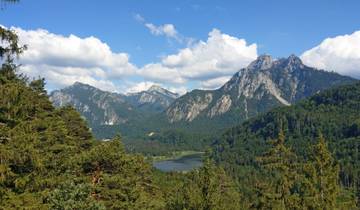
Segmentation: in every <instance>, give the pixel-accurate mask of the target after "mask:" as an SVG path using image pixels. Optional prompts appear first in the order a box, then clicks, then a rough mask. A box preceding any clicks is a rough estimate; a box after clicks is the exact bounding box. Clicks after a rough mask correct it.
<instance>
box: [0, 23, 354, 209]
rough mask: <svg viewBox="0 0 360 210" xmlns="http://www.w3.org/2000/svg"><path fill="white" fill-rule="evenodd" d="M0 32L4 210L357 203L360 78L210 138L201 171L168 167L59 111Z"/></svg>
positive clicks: (0, 205)
mask: <svg viewBox="0 0 360 210" xmlns="http://www.w3.org/2000/svg"><path fill="white" fill-rule="evenodd" d="M0 37H1V41H2V45H0V59H1V69H0V209H4V210H7V209H64V210H65V209H178V210H184V209H188V210H210V209H217V210H224V209H319V210H320V209H359V207H360V206H359V199H360V175H359V173H360V156H359V148H360V121H359V119H360V83H357V84H354V85H346V86H342V87H338V88H334V89H330V90H327V91H324V92H321V93H319V94H316V95H314V96H312V97H310V98H309V99H306V100H303V101H301V102H299V103H297V104H296V105H294V106H289V107H280V108H276V109H274V110H272V111H270V112H267V113H265V114H263V115H260V116H258V117H255V118H252V119H250V120H248V121H245V122H244V123H242V124H241V125H239V126H236V127H234V128H231V129H230V130H228V131H226V132H225V133H224V134H223V135H221V137H216V138H213V139H211V138H210V140H211V143H209V142H207V141H210V140H206V142H207V144H208V146H209V147H208V150H207V152H206V155H205V157H204V165H203V166H202V167H201V168H199V169H195V170H193V171H191V172H187V173H182V172H171V173H165V172H161V171H159V170H156V169H154V168H153V167H152V164H151V162H149V161H146V160H145V158H144V156H143V155H142V154H140V153H135V152H129V151H128V149H126V147H125V146H124V144H123V141H122V137H121V136H120V135H118V136H116V137H114V138H113V139H112V140H110V141H98V140H96V139H95V138H94V136H93V134H92V133H91V131H90V129H89V127H88V125H87V123H86V122H85V120H84V119H83V118H82V117H81V116H80V114H79V113H78V112H77V111H76V110H75V109H74V108H72V107H70V106H65V107H61V108H55V107H54V106H53V105H52V103H51V102H50V101H49V98H48V95H47V92H46V89H45V84H46V81H45V80H44V79H43V78H37V79H31V78H28V77H26V76H25V75H22V74H20V73H18V68H19V65H18V64H16V62H15V61H16V60H17V58H18V56H21V53H22V52H23V51H24V50H26V46H21V45H19V42H18V36H17V35H16V33H15V32H14V31H12V30H9V29H7V28H4V27H0ZM164 135H165V136H166V135H167V137H164V138H166V139H172V140H173V141H176V142H172V144H175V145H181V144H184V143H183V142H178V141H177V138H178V139H179V140H181V139H182V138H181V136H180V137H176V136H175V137H172V135H173V134H172V133H168V134H164ZM206 139H209V138H208V137H207V138H206ZM204 141H205V140H204ZM186 144H188V142H186ZM199 144H200V143H199ZM194 147H196V146H194Z"/></svg>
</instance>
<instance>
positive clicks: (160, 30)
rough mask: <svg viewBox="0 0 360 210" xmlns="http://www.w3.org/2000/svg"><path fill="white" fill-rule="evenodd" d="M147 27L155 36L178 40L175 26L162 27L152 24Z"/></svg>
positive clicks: (147, 24) (165, 25) (166, 25)
mask: <svg viewBox="0 0 360 210" xmlns="http://www.w3.org/2000/svg"><path fill="white" fill-rule="evenodd" d="M145 26H146V27H147V28H148V29H149V30H150V32H151V33H152V34H154V35H157V36H159V35H165V36H167V37H171V38H177V34H178V32H177V31H176V29H175V26H174V25H173V24H164V25H160V26H156V25H154V24H152V23H146V24H145Z"/></svg>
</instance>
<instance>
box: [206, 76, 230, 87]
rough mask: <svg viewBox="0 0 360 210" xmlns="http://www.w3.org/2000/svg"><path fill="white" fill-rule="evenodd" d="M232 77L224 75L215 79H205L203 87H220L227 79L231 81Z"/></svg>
mask: <svg viewBox="0 0 360 210" xmlns="http://www.w3.org/2000/svg"><path fill="white" fill-rule="evenodd" d="M230 78H231V76H222V77H217V78H214V79H209V80H205V81H203V82H201V88H202V89H216V88H219V87H221V86H223V85H224V84H225V83H226V82H227V81H229V79H230Z"/></svg>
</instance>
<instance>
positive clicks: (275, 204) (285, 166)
mask: <svg viewBox="0 0 360 210" xmlns="http://www.w3.org/2000/svg"><path fill="white" fill-rule="evenodd" d="M271 144H272V146H271V148H270V149H269V151H268V152H266V153H265V154H264V155H263V156H262V157H259V158H257V159H258V162H259V163H260V164H261V165H262V166H263V167H264V169H265V170H266V171H268V172H270V173H269V175H271V176H273V177H274V181H273V183H272V184H271V185H272V192H266V193H264V196H266V197H265V200H267V201H268V202H269V203H270V204H271V205H272V208H275V209H298V208H300V206H299V195H298V194H297V193H296V190H295V188H296V181H297V178H298V174H297V168H296V167H297V166H296V165H297V162H296V155H295V154H294V153H293V152H292V151H291V149H290V148H288V147H286V146H285V135H284V132H283V131H282V130H280V132H279V135H278V138H277V139H276V140H274V141H271Z"/></svg>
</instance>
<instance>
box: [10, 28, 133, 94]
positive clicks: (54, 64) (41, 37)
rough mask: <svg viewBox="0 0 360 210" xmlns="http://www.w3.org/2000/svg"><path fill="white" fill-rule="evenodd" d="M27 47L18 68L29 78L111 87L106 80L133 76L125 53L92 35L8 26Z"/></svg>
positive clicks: (54, 84)
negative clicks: (115, 50) (84, 36)
mask: <svg viewBox="0 0 360 210" xmlns="http://www.w3.org/2000/svg"><path fill="white" fill-rule="evenodd" d="M12 29H13V30H15V31H16V32H17V34H18V36H19V40H20V42H21V43H22V44H26V45H27V46H28V49H27V50H26V51H25V52H24V54H23V55H22V56H21V57H20V63H21V64H22V65H23V66H22V67H21V69H20V70H21V71H23V72H26V73H27V74H28V75H29V76H32V77H38V76H41V77H45V79H47V81H48V83H51V84H52V85H53V86H54V87H56V88H60V87H64V86H66V85H69V84H72V83H73V82H75V81H80V82H84V83H89V84H90V85H94V86H96V87H99V88H102V89H106V90H115V89H116V87H115V85H114V84H113V83H112V82H111V81H110V79H121V78H123V77H126V76H129V75H133V74H135V72H136V66H135V65H133V64H131V63H130V62H129V55H128V54H126V53H114V52H112V51H111V49H110V47H109V46H108V45H107V44H106V43H103V42H101V41H100V40H99V39H97V38H95V37H86V38H80V37H77V36H75V35H69V36H62V35H58V34H53V33H50V32H48V31H46V30H43V29H38V30H29V31H26V30H23V29H21V28H14V27H13V28H12Z"/></svg>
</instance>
